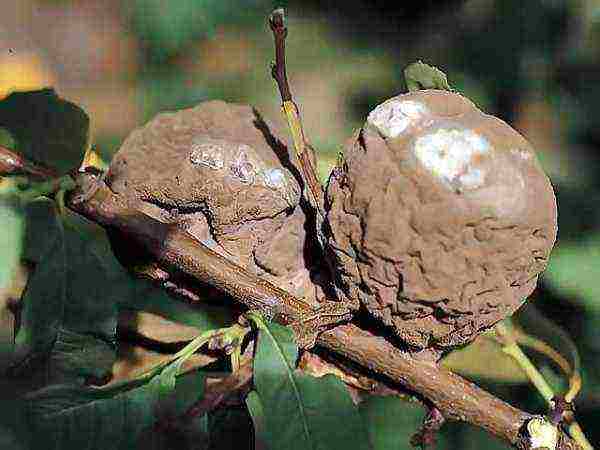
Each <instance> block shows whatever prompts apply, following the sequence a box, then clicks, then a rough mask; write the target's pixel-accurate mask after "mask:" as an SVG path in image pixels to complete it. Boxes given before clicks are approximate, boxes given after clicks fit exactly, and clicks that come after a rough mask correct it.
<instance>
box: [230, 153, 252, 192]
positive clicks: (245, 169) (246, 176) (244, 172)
mask: <svg viewBox="0 0 600 450" xmlns="http://www.w3.org/2000/svg"><path fill="white" fill-rule="evenodd" d="M238 150H239V152H240V153H239V155H238V157H237V159H236V160H235V161H234V162H233V164H232V165H231V173H232V174H233V175H234V176H235V177H236V178H238V179H239V180H240V181H241V182H242V183H245V184H252V183H254V178H255V176H256V168H255V164H252V162H251V161H250V159H249V158H248V153H249V152H251V151H252V149H251V148H250V147H249V146H247V145H245V144H242V145H240V146H239V148H238Z"/></svg>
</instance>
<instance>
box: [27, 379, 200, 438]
mask: <svg viewBox="0 0 600 450" xmlns="http://www.w3.org/2000/svg"><path fill="white" fill-rule="evenodd" d="M203 385H204V377H203V374H202V373H201V372H193V373H190V374H186V375H184V376H182V377H181V379H180V382H179V383H178V384H177V389H176V390H175V391H173V392H172V393H171V394H170V395H168V396H165V395H164V392H163V391H162V390H161V389H160V380H159V378H154V379H152V380H151V381H149V382H147V383H145V384H142V385H140V384H139V382H130V383H119V384H117V385H115V386H113V387H111V388H110V389H97V388H88V387H83V386H75V385H64V384H63V385H54V386H50V387H48V388H45V389H42V390H40V391H36V392H34V393H32V394H29V395H28V396H27V397H26V408H27V412H28V418H29V423H28V425H29V426H30V430H31V432H32V436H34V443H37V445H39V447H38V446H37V445H35V446H34V448H45V449H65V448H75V447H77V448H84V449H87V450H95V449H99V450H100V449H106V448H117V449H130V448H134V445H135V443H136V441H137V439H138V438H139V437H140V435H141V434H142V432H144V430H147V429H149V428H150V427H152V425H153V424H154V423H155V422H156V421H157V420H160V419H161V418H163V417H165V416H166V417H172V416H174V415H178V414H182V413H183V412H184V411H185V410H186V409H187V408H188V407H189V406H191V404H192V403H193V402H194V401H195V400H197V399H198V398H199V396H200V395H201V393H202V389H203ZM36 436H37V437H38V438H37V441H38V442H35V441H36V438H35V437H36Z"/></svg>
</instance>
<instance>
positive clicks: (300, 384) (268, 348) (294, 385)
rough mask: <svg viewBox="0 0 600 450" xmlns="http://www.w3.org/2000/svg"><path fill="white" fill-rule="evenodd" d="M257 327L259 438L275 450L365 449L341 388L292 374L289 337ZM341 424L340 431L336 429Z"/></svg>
mask: <svg viewBox="0 0 600 450" xmlns="http://www.w3.org/2000/svg"><path fill="white" fill-rule="evenodd" d="M259 323H260V333H259V337H258V348H257V351H256V356H255V360H254V385H255V388H256V392H257V394H258V396H259V398H260V401H261V403H262V405H263V411H264V425H265V428H264V437H265V441H266V444H267V446H268V447H269V448H271V449H272V450H275V449H282V448H285V449H289V450H294V449H306V448H311V449H324V450H325V449H336V448H339V449H347V448H352V449H369V448H370V446H369V441H368V435H367V432H366V429H365V427H364V425H363V423H362V420H361V417H360V415H359V412H358V408H357V407H356V406H355V405H354V404H353V402H352V399H351V398H350V395H349V393H348V391H347V389H346V386H345V385H344V383H343V382H342V381H341V380H339V379H338V378H337V377H334V376H332V375H326V376H324V377H322V378H313V377H311V376H309V375H305V374H302V373H301V372H299V371H297V370H296V368H295V366H296V359H297V357H298V348H297V347H296V344H295V342H294V337H293V335H292V333H291V331H290V330H289V329H288V328H286V327H283V326H281V325H278V324H275V323H266V322H264V321H262V320H260V321H259ZM341 424H343V426H340V425H341Z"/></svg>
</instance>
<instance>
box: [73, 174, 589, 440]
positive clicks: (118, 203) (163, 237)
mask: <svg viewBox="0 0 600 450" xmlns="http://www.w3.org/2000/svg"><path fill="white" fill-rule="evenodd" d="M77 181H78V182H77V188H76V189H75V191H73V192H72V193H71V195H69V196H68V198H67V205H68V206H69V207H70V208H71V209H73V210H74V211H76V212H78V213H80V214H82V215H84V216H85V217H87V218H88V219H90V220H92V221H94V222H96V223H99V224H100V225H103V226H105V227H109V228H111V227H113V228H118V229H120V230H121V231H122V232H125V233H126V234H128V235H130V236H131V237H132V238H134V239H136V240H137V241H138V242H139V243H140V244H141V245H142V246H144V248H145V249H146V250H147V251H148V252H149V253H150V254H151V255H152V256H153V257H154V258H156V260H157V262H158V263H159V264H160V265H161V266H163V267H164V268H165V270H167V271H172V270H173V269H175V270H178V271H181V272H184V273H186V274H188V275H190V276H192V277H195V278H197V279H198V280H200V281H202V282H204V283H207V282H208V283H210V284H213V285H215V286H217V287H219V288H220V289H222V290H223V291H225V292H226V293H228V294H229V295H231V296H232V297H233V298H235V299H236V300H237V301H238V302H240V303H242V304H244V305H245V306H246V307H248V308H250V309H258V310H260V311H267V312H269V311H271V312H272V311H273V308H274V305H275V306H276V305H282V304H283V305H286V304H289V301H290V299H289V297H286V298H285V299H282V298H279V297H277V295H278V294H279V293H280V292H284V291H281V290H273V289H271V288H270V287H269V283H267V282H265V281H264V280H262V279H260V278H258V277H256V276H254V275H252V274H250V273H247V272H245V271H243V270H242V269H241V268H238V269H239V270H238V271H237V273H239V274H241V276H242V279H241V284H242V285H248V286H246V287H249V286H250V285H251V284H253V286H254V288H249V290H248V289H241V290H240V287H239V286H238V285H237V284H236V280H235V276H233V277H232V275H235V274H231V273H229V274H228V273H223V272H222V270H223V267H219V266H218V264H217V265H216V266H214V265H213V266H212V267H208V268H207V267H206V262H207V261H206V255H205V254H203V253H202V249H201V247H200V246H199V243H198V242H197V241H195V240H194V238H193V237H192V236H190V235H189V234H188V233H187V232H186V231H185V230H184V229H181V228H173V227H168V226H167V225H164V224H162V223H160V222H158V221H156V220H154V219H152V218H150V217H148V216H144V215H141V213H139V212H138V211H134V210H129V209H128V206H127V204H126V203H124V201H123V200H122V199H121V198H119V196H118V195H116V194H114V193H113V192H112V191H110V189H109V188H108V187H107V186H106V185H105V184H104V183H103V182H102V181H101V180H100V179H99V178H97V177H94V176H93V175H91V174H80V175H79V177H78V180H77ZM90 192H92V193H93V194H91V195H90ZM207 269H208V270H207ZM228 277H229V278H228ZM249 294H251V295H249ZM285 295H286V296H289V294H287V293H285ZM273 296H275V297H273ZM297 302H298V303H297V304H298V305H300V306H298V307H299V308H300V309H302V307H301V305H302V303H303V302H302V301H301V300H297ZM300 312H301V311H300V310H295V308H288V309H287V310H285V314H276V315H275V317H274V318H275V320H278V321H281V322H282V323H284V324H286V323H289V322H290V321H293V320H294V319H297V318H298V316H299V313H300ZM317 344H318V345H319V346H321V347H323V348H325V349H327V350H330V351H333V352H335V353H337V354H339V355H342V356H343V357H345V358H347V359H349V360H351V361H354V362H355V363H358V364H359V365H361V366H362V367H364V368H366V369H368V370H371V371H373V372H376V373H378V374H381V375H384V376H385V377H387V378H388V379H390V380H391V381H392V382H395V383H399V384H401V385H402V386H404V387H405V388H407V389H409V390H411V391H413V392H416V393H418V394H420V395H422V396H423V397H424V398H426V399H427V400H429V401H430V402H431V404H433V405H434V406H435V407H436V408H437V409H439V411H440V412H441V413H442V414H443V415H444V417H446V418H449V419H454V420H460V421H465V422H469V423H471V424H473V425H476V426H479V427H481V428H483V429H485V430H486V431H488V432H490V433H491V434H493V435H495V436H497V437H499V438H501V439H503V440H504V441H506V442H508V443H509V444H511V445H513V446H515V447H518V448H528V446H529V443H528V442H529V436H528V434H527V431H526V426H527V423H528V421H529V420H530V419H532V418H533V417H534V416H532V415H531V414H528V413H526V412H523V411H520V410H519V409H517V408H514V407H512V406H510V405H508V404H507V403H505V402H503V401H502V400H500V399H498V398H496V397H494V396H493V395H491V394H489V393H488V392H486V391H484V390H482V389H480V388H479V387H477V386H476V385H474V384H473V383H470V382H468V381H466V380H464V379H463V378H461V377H460V376H457V375H456V374H454V373H451V372H449V371H448V370H445V369H443V368H441V367H439V366H438V365H436V364H434V363H430V362H426V361H421V360H417V359H415V358H413V357H411V356H410V355H409V354H407V353H405V352H402V351H401V350H399V349H398V348H396V347H394V346H393V345H392V344H390V343H389V342H387V341H386V340H385V339H384V338H382V337H380V336H375V335H373V334H371V333H370V332H368V331H365V330H362V329H360V328H358V327H357V326H355V325H340V326H337V327H336V328H334V329H333V330H330V331H327V332H324V333H322V334H321V335H320V337H319V339H318V341H317ZM559 442H560V444H559V447H557V448H563V449H575V448H579V447H578V446H577V444H576V443H575V442H574V441H573V440H572V439H571V438H570V437H568V436H567V435H566V434H565V433H564V432H561V436H560V441H559Z"/></svg>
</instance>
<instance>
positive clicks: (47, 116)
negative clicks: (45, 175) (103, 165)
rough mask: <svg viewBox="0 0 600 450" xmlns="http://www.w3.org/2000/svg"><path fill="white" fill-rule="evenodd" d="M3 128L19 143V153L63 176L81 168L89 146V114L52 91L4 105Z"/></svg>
mask: <svg viewBox="0 0 600 450" xmlns="http://www.w3.org/2000/svg"><path fill="white" fill-rule="evenodd" d="M0 127H2V128H5V129H7V130H9V131H10V133H11V134H12V136H13V137H14V138H15V139H16V141H17V145H16V149H15V150H16V151H18V152H19V153H21V154H22V155H23V156H25V157H26V158H27V159H29V160H31V161H34V162H38V163H42V164H44V165H45V166H47V167H52V168H54V169H56V170H57V171H58V172H59V174H60V175H63V174H66V173H67V172H68V171H69V170H72V169H76V168H77V167H79V163H80V162H81V160H82V158H83V155H84V152H85V150H86V149H87V147H88V145H89V131H90V120H89V118H88V116H87V114H86V113H85V112H84V111H83V110H82V109H81V108H80V107H79V106H77V105H75V104H74V103H71V102H69V101H67V100H63V99H61V98H60V97H58V95H57V94H56V92H54V90H52V89H41V90H37V91H28V92H15V93H13V94H11V95H9V96H8V97H6V98H5V99H3V100H2V101H0Z"/></svg>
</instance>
